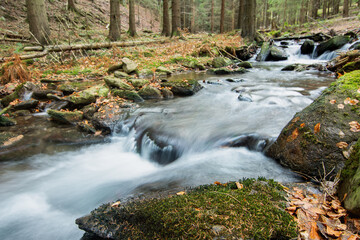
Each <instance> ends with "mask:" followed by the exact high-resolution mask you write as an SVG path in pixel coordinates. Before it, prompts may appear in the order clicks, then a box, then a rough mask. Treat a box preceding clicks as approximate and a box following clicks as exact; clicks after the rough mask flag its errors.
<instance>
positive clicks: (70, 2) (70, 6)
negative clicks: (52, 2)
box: [68, 0, 77, 12]
mask: <svg viewBox="0 0 360 240" xmlns="http://www.w3.org/2000/svg"><path fill="white" fill-rule="evenodd" d="M68 10H70V11H74V12H76V11H77V9H76V6H75V0H68Z"/></svg>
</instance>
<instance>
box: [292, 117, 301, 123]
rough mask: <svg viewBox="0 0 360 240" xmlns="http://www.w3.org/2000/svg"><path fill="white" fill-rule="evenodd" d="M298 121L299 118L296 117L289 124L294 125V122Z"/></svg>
mask: <svg viewBox="0 0 360 240" xmlns="http://www.w3.org/2000/svg"><path fill="white" fill-rule="evenodd" d="M299 120H300V118H299V117H296V118H294V119H293V120H291V122H293V123H296V122H297V121H299Z"/></svg>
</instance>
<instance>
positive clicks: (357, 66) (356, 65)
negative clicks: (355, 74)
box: [339, 60, 360, 73]
mask: <svg viewBox="0 0 360 240" xmlns="http://www.w3.org/2000/svg"><path fill="white" fill-rule="evenodd" d="M355 70H360V60H358V61H354V62H349V63H347V64H345V65H344V66H343V67H342V68H341V69H340V71H339V72H341V73H348V72H352V71H355Z"/></svg>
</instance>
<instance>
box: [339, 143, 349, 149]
mask: <svg viewBox="0 0 360 240" xmlns="http://www.w3.org/2000/svg"><path fill="white" fill-rule="evenodd" d="M336 146H337V147H338V148H340V149H343V148H347V147H348V146H349V144H347V143H346V142H338V143H337V144H336Z"/></svg>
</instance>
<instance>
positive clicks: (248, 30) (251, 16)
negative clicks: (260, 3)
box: [241, 0, 256, 39]
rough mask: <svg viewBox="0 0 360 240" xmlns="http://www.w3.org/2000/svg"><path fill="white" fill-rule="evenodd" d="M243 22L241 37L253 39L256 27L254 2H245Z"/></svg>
mask: <svg viewBox="0 0 360 240" xmlns="http://www.w3.org/2000/svg"><path fill="white" fill-rule="evenodd" d="M245 9H246V11H244V22H243V23H242V31H241V36H242V37H248V38H250V39H254V37H255V26H256V0H245V4H244V10H245Z"/></svg>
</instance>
